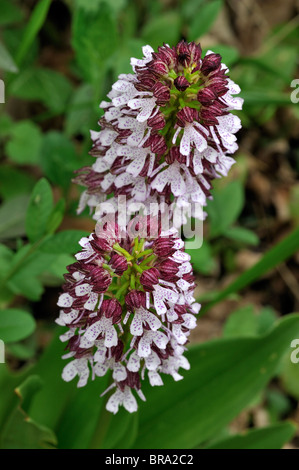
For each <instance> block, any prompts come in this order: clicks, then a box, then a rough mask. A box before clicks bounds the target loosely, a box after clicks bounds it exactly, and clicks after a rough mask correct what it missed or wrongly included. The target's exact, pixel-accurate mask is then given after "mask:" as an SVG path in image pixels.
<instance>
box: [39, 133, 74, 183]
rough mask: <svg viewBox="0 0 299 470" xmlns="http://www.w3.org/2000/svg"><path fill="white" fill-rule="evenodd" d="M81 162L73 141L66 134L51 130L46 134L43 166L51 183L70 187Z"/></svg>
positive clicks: (43, 148)
mask: <svg viewBox="0 0 299 470" xmlns="http://www.w3.org/2000/svg"><path fill="white" fill-rule="evenodd" d="M80 163H81V162H80V159H79V158H78V155H77V154H76V151H75V147H74V145H73V143H72V142H71V140H70V139H68V138H67V137H66V136H65V135H64V134H61V133H60V132H57V131H50V132H48V133H47V134H46V135H45V136H44V140H43V145H42V151H41V166H42V169H43V171H44V173H45V175H46V176H47V178H49V180H50V181H51V183H53V184H57V185H59V186H61V187H62V188H68V187H69V185H70V183H71V179H72V178H73V177H74V174H73V172H74V170H76V169H77V168H79V167H80V166H81V165H80Z"/></svg>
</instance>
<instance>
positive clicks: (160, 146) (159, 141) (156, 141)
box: [145, 135, 167, 156]
mask: <svg viewBox="0 0 299 470" xmlns="http://www.w3.org/2000/svg"><path fill="white" fill-rule="evenodd" d="M149 144H150V146H151V151H152V152H153V153H155V154H157V155H159V156H160V155H163V154H164V153H165V152H166V151H167V145H166V142H165V139H164V137H163V135H154V136H151V137H150V138H149V139H148V140H147V141H146V142H145V145H146V147H148V145H149Z"/></svg>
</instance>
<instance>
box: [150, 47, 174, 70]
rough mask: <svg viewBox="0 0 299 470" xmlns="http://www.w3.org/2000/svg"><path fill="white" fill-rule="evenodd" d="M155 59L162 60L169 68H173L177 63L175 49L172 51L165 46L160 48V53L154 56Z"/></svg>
mask: <svg viewBox="0 0 299 470" xmlns="http://www.w3.org/2000/svg"><path fill="white" fill-rule="evenodd" d="M153 56H154V58H155V59H160V60H162V61H163V62H165V64H167V65H168V67H173V66H174V65H175V62H176V53H175V51H174V49H171V48H170V47H169V46H167V45H166V44H164V45H163V46H160V47H158V53H157V54H153Z"/></svg>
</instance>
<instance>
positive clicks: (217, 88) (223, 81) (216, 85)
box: [209, 76, 228, 96]
mask: <svg viewBox="0 0 299 470" xmlns="http://www.w3.org/2000/svg"><path fill="white" fill-rule="evenodd" d="M209 83H210V85H209V86H210V87H211V88H212V89H213V90H214V92H215V93H216V94H217V95H218V96H222V95H224V94H225V93H226V92H227V91H228V86H227V77H223V78H222V77H218V76H216V77H213V79H212V80H211V81H209Z"/></svg>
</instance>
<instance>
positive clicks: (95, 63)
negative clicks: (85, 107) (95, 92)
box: [72, 3, 118, 86]
mask: <svg viewBox="0 0 299 470" xmlns="http://www.w3.org/2000/svg"><path fill="white" fill-rule="evenodd" d="M72 26H73V31H72V46H73V48H74V50H75V52H76V60H77V62H78V65H79V67H80V70H81V73H82V75H83V76H84V78H85V79H86V80H87V81H89V82H91V83H93V84H94V85H95V86H98V81H99V80H100V78H101V77H102V75H103V68H104V64H105V61H106V60H107V59H109V58H110V57H111V54H112V53H113V52H114V50H115V49H116V47H117V40H118V33H117V28H116V21H115V17H114V16H113V15H112V12H111V9H110V6H109V5H108V4H107V3H102V4H101V8H100V9H99V11H98V12H97V14H96V15H94V13H93V12H89V11H86V10H85V9H83V8H76V10H75V13H74V17H73V23H72Z"/></svg>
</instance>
